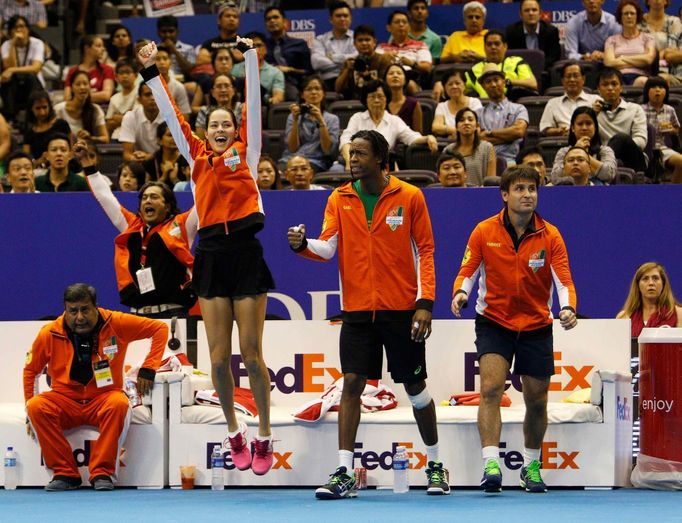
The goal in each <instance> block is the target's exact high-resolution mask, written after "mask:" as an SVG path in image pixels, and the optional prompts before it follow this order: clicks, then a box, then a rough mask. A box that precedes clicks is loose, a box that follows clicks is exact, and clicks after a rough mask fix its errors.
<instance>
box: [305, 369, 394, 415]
mask: <svg viewBox="0 0 682 523" xmlns="http://www.w3.org/2000/svg"><path fill="white" fill-rule="evenodd" d="M342 392H343V378H339V379H338V380H336V381H335V382H334V383H332V384H331V386H330V387H329V388H328V389H327V390H325V391H324V392H323V393H322V396H320V398H319V399H316V400H313V401H309V402H308V403H305V404H304V405H302V406H301V407H300V408H299V409H298V410H297V411H296V412H294V413H293V416H294V418H295V419H297V420H299V421H305V422H308V423H314V422H316V421H319V420H320V419H322V417H323V416H324V415H325V414H326V413H327V412H329V411H330V410H331V411H335V410H339V404H340V403H341V393H342ZM360 402H361V409H362V412H376V411H379V410H389V409H394V408H396V407H397V406H398V402H397V400H396V399H395V394H393V391H392V390H391V389H389V388H388V387H387V386H386V385H384V384H383V383H381V382H380V381H379V380H367V385H365V390H363V391H362V396H360Z"/></svg>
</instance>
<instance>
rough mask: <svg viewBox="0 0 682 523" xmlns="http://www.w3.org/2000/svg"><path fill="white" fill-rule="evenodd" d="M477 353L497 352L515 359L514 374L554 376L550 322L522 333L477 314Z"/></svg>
mask: <svg viewBox="0 0 682 523" xmlns="http://www.w3.org/2000/svg"><path fill="white" fill-rule="evenodd" d="M476 353H477V354H478V359H479V360H480V359H481V356H483V355H484V354H490V353H493V354H500V355H501V356H504V358H505V359H506V360H507V361H508V362H509V366H510V367H511V364H512V360H513V361H514V374H517V375H520V376H531V377H532V378H540V379H544V378H549V377H550V376H553V375H554V339H553V336H552V325H549V326H548V327H543V328H541V329H538V330H534V331H526V332H521V333H520V334H519V333H518V332H516V331H513V330H509V329H506V328H504V327H502V326H501V325H499V324H497V323H495V322H493V321H491V320H489V319H487V318H485V317H483V316H481V315H476Z"/></svg>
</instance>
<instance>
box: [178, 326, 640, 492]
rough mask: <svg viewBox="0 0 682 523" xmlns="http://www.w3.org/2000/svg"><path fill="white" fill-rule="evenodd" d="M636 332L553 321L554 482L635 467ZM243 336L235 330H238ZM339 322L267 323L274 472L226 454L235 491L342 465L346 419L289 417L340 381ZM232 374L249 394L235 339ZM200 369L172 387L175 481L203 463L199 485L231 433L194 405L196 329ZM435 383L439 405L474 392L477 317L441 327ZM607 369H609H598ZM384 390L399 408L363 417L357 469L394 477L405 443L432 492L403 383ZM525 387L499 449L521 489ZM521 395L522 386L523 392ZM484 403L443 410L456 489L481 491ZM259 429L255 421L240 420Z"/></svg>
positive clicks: (214, 410)
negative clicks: (581, 396)
mask: <svg viewBox="0 0 682 523" xmlns="http://www.w3.org/2000/svg"><path fill="white" fill-rule="evenodd" d="M629 329H630V327H629V322H628V321H623V320H582V321H581V322H580V324H579V325H578V327H576V328H575V329H573V330H572V331H568V332H565V331H563V330H562V329H561V328H560V327H559V325H558V322H557V323H556V324H555V331H554V333H555V334H554V337H555V360H556V363H557V369H556V371H557V372H556V375H555V377H554V378H553V379H552V385H551V391H550V405H549V409H548V411H549V427H548V430H547V434H546V437H545V441H544V447H543V468H544V470H543V477H544V479H545V481H546V482H547V483H548V484H549V485H550V486H572V487H576V486H578V487H614V486H625V485H628V484H629V475H630V469H631V464H632V410H631V405H632V388H631V385H630V380H631V377H630V372H629V370H630V355H629V351H630V337H629V336H630V335H629V332H630V330H629ZM235 331H236V329H235ZM339 331H340V326H338V325H332V324H329V323H327V322H324V321H268V322H266V326H265V334H264V340H263V347H264V355H265V361H266V364H267V365H268V367H269V370H270V374H271V379H272V386H273V390H272V410H271V421H272V427H273V434H274V437H275V440H276V441H275V445H274V450H275V460H274V466H273V470H271V471H270V472H269V473H268V474H267V475H265V476H256V475H254V474H253V473H252V472H251V471H245V472H241V471H238V470H236V469H235V468H234V466H233V465H232V463H231V461H230V459H229V453H227V454H226V458H227V459H226V468H227V474H226V475H225V477H226V484H227V485H240V486H243V485H253V486H264V485H283V486H315V485H319V484H321V483H322V482H324V481H325V480H326V478H327V476H328V475H329V474H330V473H331V472H333V470H334V469H335V468H336V466H337V414H336V413H335V412H330V413H328V414H327V415H326V416H325V417H324V418H323V419H322V420H320V421H318V422H316V423H303V422H299V421H295V420H294V418H293V417H292V415H291V413H292V412H293V411H295V410H296V409H297V408H298V407H300V406H301V405H302V404H304V403H305V402H307V401H310V400H312V399H315V398H317V397H319V396H320V395H321V393H322V392H323V391H324V390H325V389H326V388H327V387H328V386H329V385H330V384H331V383H332V382H333V381H334V379H335V378H336V377H338V376H339V375H340V372H339V368H340V366H339V357H338V336H339ZM233 343H234V350H233V359H232V366H233V371H235V372H236V374H237V379H236V383H237V385H238V386H241V387H248V378H247V377H246V371H245V369H244V367H243V365H241V359H240V357H239V355H238V354H239V351H238V348H237V347H238V346H237V340H236V332H235V339H234V340H233ZM197 357H198V369H199V370H200V371H203V372H205V373H207V374H208V375H205V376H203V377H202V376H197V375H194V376H192V377H185V379H184V380H183V381H182V382H177V383H171V384H170V385H169V396H170V403H169V405H170V406H169V435H168V443H169V457H168V467H169V468H168V472H169V482H170V485H171V486H172V487H177V486H179V485H180V474H179V467H180V466H181V465H196V466H197V477H196V484H198V485H210V483H211V471H210V468H209V463H210V453H211V450H212V448H213V445H214V444H223V443H225V444H226V435H227V427H226V424H225V418H224V416H223V414H222V411H221V409H220V408H219V407H214V406H201V405H194V402H193V397H194V394H195V392H196V391H197V390H201V389H212V388H213V386H212V385H211V381H210V378H209V376H210V361H209V357H208V344H207V341H206V336H205V332H204V328H203V325H202V324H201V323H200V324H199V328H198V354H197ZM427 367H428V373H429V379H428V380H427V384H428V388H429V391H430V393H431V396H432V397H433V398H434V400H435V401H436V404H437V405H439V403H440V402H441V401H442V400H446V399H448V398H449V397H450V395H451V394H454V393H458V392H466V391H472V390H476V388H477V385H478V378H477V364H476V358H475V348H474V325H473V320H438V321H434V324H433V334H432V336H431V338H430V339H429V341H428V342H427ZM598 369H609V370H608V371H607V370H602V371H599V372H597V370H598ZM384 377H385V383H387V384H388V385H389V386H390V387H391V388H392V390H393V391H394V392H395V394H396V396H397V398H398V402H399V406H398V408H396V409H394V410H389V411H383V412H374V413H366V414H363V415H362V418H361V422H360V427H359V430H358V436H357V444H356V459H355V466H356V467H360V466H364V467H365V468H367V470H368V482H369V484H370V485H389V484H391V481H392V473H391V470H390V469H391V455H392V453H393V450H394V448H395V446H397V445H398V444H403V445H406V446H407V447H408V452H410V481H411V484H412V485H424V484H425V477H424V469H425V468H426V457H425V452H424V446H423V443H422V442H421V438H420V436H419V432H418V430H417V426H416V424H415V422H414V419H413V417H412V409H411V406H410V404H409V402H408V400H407V397H406V395H405V392H404V390H403V388H402V386H397V385H395V384H393V382H392V381H391V380H390V377H388V375H387V374H386V373H384ZM517 381H518V380H517V379H516V378H514V379H512V380H511V381H510V383H509V388H508V390H507V394H508V395H509V396H510V398H511V399H512V406H511V407H509V408H503V409H502V420H503V422H504V425H503V429H502V438H501V439H502V443H501V445H500V454H501V465H502V471H503V475H504V484H505V485H509V486H515V485H518V475H519V469H520V467H521V464H522V451H523V434H522V421H523V416H524V407H523V401H522V395H521V392H520V391H518V390H517V389H516V386H517V385H518V384H517ZM590 384H594V385H595V386H594V387H593V391H592V401H591V402H590V403H586V404H571V403H562V402H560V400H561V399H562V398H564V397H566V396H568V395H569V394H570V393H571V392H574V391H576V390H579V389H581V388H586V387H589V386H590ZM519 388H520V387H519ZM476 414H477V407H461V406H458V407H450V406H438V407H437V415H438V430H439V439H440V453H441V459H442V460H443V462H444V463H445V465H446V467H447V468H448V469H449V470H450V482H451V484H452V485H455V486H477V485H478V483H479V481H480V475H481V470H482V463H481V458H480V443H479V438H478V431H477V427H476ZM240 417H241V418H242V419H244V420H245V421H246V423H247V425H248V426H249V437H250V438H252V437H253V436H254V435H255V434H256V431H257V419H256V418H250V417H246V416H240Z"/></svg>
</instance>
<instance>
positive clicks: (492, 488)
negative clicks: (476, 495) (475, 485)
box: [481, 459, 502, 493]
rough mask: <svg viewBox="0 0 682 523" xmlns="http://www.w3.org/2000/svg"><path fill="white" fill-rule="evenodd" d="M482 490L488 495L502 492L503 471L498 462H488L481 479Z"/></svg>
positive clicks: (492, 460)
mask: <svg viewBox="0 0 682 523" xmlns="http://www.w3.org/2000/svg"><path fill="white" fill-rule="evenodd" d="M481 488H482V489H483V491H484V492H488V493H497V492H502V471H501V470H500V464H499V463H498V462H497V460H495V459H489V460H488V461H487V462H486V464H485V469H483V478H482V479H481Z"/></svg>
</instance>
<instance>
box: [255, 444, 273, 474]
mask: <svg viewBox="0 0 682 523" xmlns="http://www.w3.org/2000/svg"><path fill="white" fill-rule="evenodd" d="M253 444H254V446H255V448H256V451H255V453H254V455H253V463H252V464H251V469H252V470H253V473H254V474H257V475H259V476H262V475H263V474H266V473H267V472H268V470H270V468H272V438H270V439H257V438H256V439H254V440H253Z"/></svg>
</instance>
